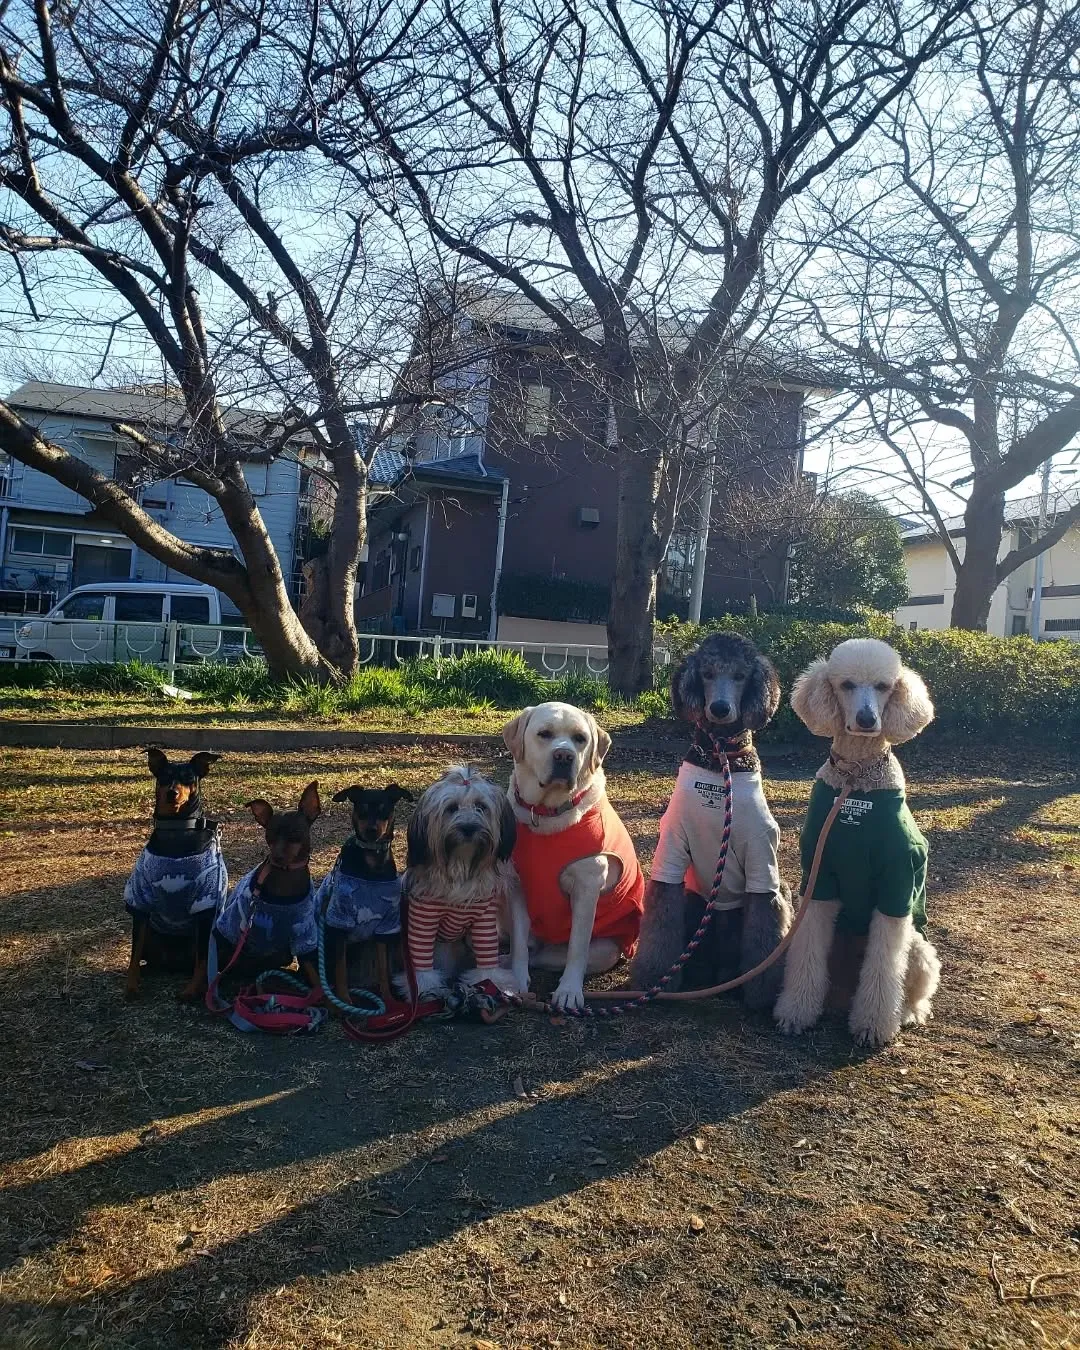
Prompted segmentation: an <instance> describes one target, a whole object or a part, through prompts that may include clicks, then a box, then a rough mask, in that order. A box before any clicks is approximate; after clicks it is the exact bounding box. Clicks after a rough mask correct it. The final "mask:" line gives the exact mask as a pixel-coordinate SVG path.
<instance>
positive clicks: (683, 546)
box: [663, 534, 697, 600]
mask: <svg viewBox="0 0 1080 1350" xmlns="http://www.w3.org/2000/svg"><path fill="white" fill-rule="evenodd" d="M696 556H697V538H696V536H695V535H692V534H673V535H672V536H671V540H670V542H669V543H668V550H667V556H666V557H665V558H664V571H663V589H664V591H665V592H666V594H668V595H672V596H677V597H679V598H680V599H682V600H686V599H688V598H689V596H690V588H691V584H692V582H693V579H694V559H695V557H696Z"/></svg>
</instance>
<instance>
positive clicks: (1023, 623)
mask: <svg viewBox="0 0 1080 1350" xmlns="http://www.w3.org/2000/svg"><path fill="white" fill-rule="evenodd" d="M1027 630H1028V624H1027V615H1025V614H1014V615H1013V616H1012V635H1013V637H1023V636H1024V635H1025V633H1026V632H1027Z"/></svg>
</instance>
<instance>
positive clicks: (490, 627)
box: [357, 293, 812, 646]
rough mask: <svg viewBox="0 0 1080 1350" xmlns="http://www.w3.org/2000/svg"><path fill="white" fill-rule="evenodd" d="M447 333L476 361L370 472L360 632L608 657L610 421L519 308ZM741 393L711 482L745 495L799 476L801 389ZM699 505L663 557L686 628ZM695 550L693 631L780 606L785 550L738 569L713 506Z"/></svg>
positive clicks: (462, 315) (690, 509)
mask: <svg viewBox="0 0 1080 1350" xmlns="http://www.w3.org/2000/svg"><path fill="white" fill-rule="evenodd" d="M448 322H452V325H453V331H454V333H455V337H456V339H457V340H458V341H460V342H461V343H462V344H463V345H464V346H465V349H466V350H467V351H471V352H472V353H474V357H473V359H471V360H462V361H461V362H460V363H457V364H455V363H453V362H447V363H446V365H447V366H448V367H449V372H448V373H447V374H446V375H444V376H443V377H442V379H441V381H440V384H441V386H442V388H443V390H444V392H445V393H446V395H447V398H448V404H447V406H446V407H444V408H440V407H437V406H432V407H429V408H428V409H426V410H425V411H424V413H423V414H421V416H420V417H419V418H418V419H417V421H416V423H414V424H413V425H409V426H406V427H404V428H403V429H402V430H401V431H400V432H399V434H398V435H397V437H396V438H395V440H394V441H393V442H392V443H391V446H392V448H390V449H387V450H384V451H382V452H380V454H379V455H378V456H376V459H375V463H374V465H373V470H372V485H373V492H372V502H371V508H370V512H369V542H368V561H367V568H366V573H365V576H364V581H363V587H362V594H361V596H360V598H359V600H358V604H357V613H358V618H359V622H360V625H361V627H364V628H369V629H380V630H384V631H386V630H389V631H398V632H402V633H418V632H420V633H428V632H442V633H444V634H446V635H448V636H450V635H454V636H471V637H496V636H497V637H498V638H499V639H500V640H504V641H513V640H517V641H530V642H534V641H535V642H539V641H550V642H556V643H559V642H571V643H583V644H587V645H592V646H605V645H606V641H607V638H606V630H605V628H604V623H605V619H606V612H607V606H608V597H609V594H610V587H611V581H612V577H613V573H614V568H615V541H616V525H617V511H618V480H617V449H616V446H615V438H614V428H613V419H612V418H611V415H610V409H609V404H608V402H607V400H606V399H605V398H603V397H602V396H601V395H600V394H599V392H598V390H597V388H596V386H595V385H594V384H592V383H590V382H589V381H588V380H587V379H586V378H583V377H582V376H581V375H580V374H579V373H578V371H577V370H576V369H575V367H574V365H573V364H572V363H570V362H567V361H565V360H562V359H561V358H560V353H559V340H558V336H557V334H556V333H555V331H554V329H553V327H552V325H551V324H550V322H549V321H548V320H547V319H546V317H545V316H544V315H542V314H541V313H540V312H539V311H537V310H536V309H535V308H534V307H532V306H529V305H527V304H525V303H524V302H523V301H521V300H519V299H516V298H512V297H507V296H506V295H502V294H490V293H488V294H484V295H482V296H480V297H477V298H475V299H473V300H472V301H471V302H470V303H469V305H468V306H467V307H462V306H460V305H459V306H458V307H457V308H456V309H455V311H454V313H453V316H452V318H451V319H449V320H448ZM469 344H471V346H470V345H469ZM740 388H741V394H740V400H741V407H740V416H739V417H738V418H737V419H736V418H733V417H730V416H729V418H728V424H729V425H734V424H736V423H737V425H738V434H737V436H734V435H732V436H729V437H728V438H727V439H726V440H725V438H724V437H723V436H721V437H719V438H717V440H716V441H715V452H716V455H717V458H718V460H719V461H721V462H722V467H723V469H724V470H725V471H726V472H727V473H728V474H730V472H731V469H732V466H733V465H737V466H739V472H740V473H742V474H743V476H744V477H746V478H749V479H750V480H751V481H752V480H753V478H754V475H756V474H760V475H762V477H763V478H766V477H769V476H772V475H775V474H776V473H778V472H779V473H782V474H787V473H791V472H794V471H797V470H798V469H799V468H800V467H801V459H802V446H803V436H804V417H803V405H804V401H805V399H806V397H807V394H808V393H810V392H811V391H812V386H811V384H810V383H808V382H805V381H804V382H802V383H800V382H798V381H797V380H796V379H792V378H783V377H781V376H780V375H779V374H778V373H777V372H776V371H775V370H774V369H773V368H772V367H770V368H769V369H768V370H766V369H764V368H763V367H762V365H761V363H760V362H758V363H757V365H756V367H755V373H754V375H753V376H752V377H749V378H744V379H743V381H742V383H741V386H740ZM722 476H723V475H722V474H721V475H718V477H722ZM692 486H693V485H692ZM700 500H701V497H700V493H698V492H695V491H693V490H691V491H688V492H687V493H686V494H685V503H684V508H683V512H682V515H681V517H680V519H679V523H678V525H677V528H676V532H675V534H674V535H673V537H672V540H671V544H670V546H669V549H668V554H667V562H666V565H665V569H664V573H663V576H662V578H661V604H662V606H663V607H664V608H666V609H668V610H669V611H675V612H678V610H679V609H680V607H682V608H683V610H684V612H685V605H686V600H687V597H688V596H689V593H690V586H691V576H692V572H693V567H694V558H695V553H696V550H697V549H698V548H699V547H701V546H702V542H703V541H704V532H703V529H702V523H703V522H702V521H701V508H700ZM705 547H706V554H705V575H704V586H703V613H704V614H705V615H708V614H710V613H718V612H722V610H723V609H724V607H725V606H726V605H730V604H731V603H732V602H745V601H747V600H748V599H749V597H750V595H751V594H752V593H753V594H756V595H758V598H759V599H760V598H761V597H762V596H763V595H766V594H778V593H782V590H783V584H784V574H785V567H786V550H784V549H782V548H778V549H776V550H775V551H774V552H773V553H772V554H771V555H770V556H768V557H766V558H764V559H755V561H754V566H753V567H749V566H748V565H747V563H746V562H745V560H744V559H743V557H742V554H741V553H740V550H739V549H738V547H737V541H734V542H733V541H731V540H730V539H728V538H727V537H726V536H725V533H724V520H723V494H722V492H717V494H716V496H715V500H714V505H713V510H712V514H711V519H710V520H709V524H708V533H707V543H706V545H705ZM755 569H757V570H756V571H755Z"/></svg>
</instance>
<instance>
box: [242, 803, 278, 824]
mask: <svg viewBox="0 0 1080 1350" xmlns="http://www.w3.org/2000/svg"><path fill="white" fill-rule="evenodd" d="M247 809H248V810H249V811H250V812H251V814H252V815H253V816H254V817H255V819H256V820H257V821H258V822H259V824H260V825H261V826H262V827H263V829H264V830H268V829H269V828H270V826H271V824H272V823H273V820H274V808H273V807H272V806H271V805H270V803H269V802H268V801H265V800H264V799H263V798H262V797H256V798H255V800H254V801H253V802H248V803H247Z"/></svg>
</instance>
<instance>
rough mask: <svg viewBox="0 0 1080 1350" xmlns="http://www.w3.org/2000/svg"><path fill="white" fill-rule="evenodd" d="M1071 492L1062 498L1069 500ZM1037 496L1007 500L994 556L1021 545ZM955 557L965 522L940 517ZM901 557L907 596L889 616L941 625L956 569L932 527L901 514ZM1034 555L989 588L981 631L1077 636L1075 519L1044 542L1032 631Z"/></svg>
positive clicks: (1078, 533)
mask: <svg viewBox="0 0 1080 1350" xmlns="http://www.w3.org/2000/svg"><path fill="white" fill-rule="evenodd" d="M1075 500H1076V497H1075V494H1071V495H1070V496H1068V497H1067V498H1066V500H1065V501H1064V503H1063V505H1072V504H1073V503H1074V502H1075ZM1038 520H1039V499H1038V498H1037V497H1024V498H1020V499H1018V500H1016V501H1012V502H1008V503H1007V505H1006V520H1005V530H1004V532H1003V533H1002V536H1001V547H1000V549H999V550H998V558H999V559H1001V558H1004V557H1005V555H1006V554H1007V553H1011V552H1012V550H1013V549H1014V548H1023V547H1027V546H1028V545H1029V544H1030V543H1031V542H1032V540H1033V539H1034V538H1035V537H1036V531H1037V528H1038ZM945 524H946V526H947V527H948V530H949V537H950V538H951V539H952V541H953V544H954V546H955V548H956V551H957V553H958V555H959V556H960V558H961V560H962V559H963V556H964V522H963V520H962V519H956V520H948V521H946V522H945ZM901 537H902V539H903V541H904V562H905V564H906V566H907V573H908V587H909V589H910V591H911V595H910V596H909V598H908V601H907V603H906V604H905V605H903V606H902V607H901V608H900V609H898V610H897V611H896V616H895V617H896V621H897V623H899V624H902V625H903V626H904V627H905V628H948V626H949V616H950V614H951V613H952V601H953V593H954V592H955V590H956V572H955V569H954V568H953V565H952V559H951V558H950V557H949V555H948V553H947V551H946V549H945V545H944V544H943V543H942V542H941V539H940V538H939V537H938V534H937V532H936V531H935V530H933V529H932V528H930V527H929V526H927V525H924V524H921V523H918V522H914V521H907V522H903V523H902V525H901ZM1034 590H1035V563H1034V561H1031V562H1027V563H1023V564H1022V565H1021V566H1020V567H1018V568H1017V569H1016V570H1015V571H1014V572H1010V573H1009V575H1008V576H1007V577H1006V578H1005V580H1004V581H1003V582H1002V583H1001V584H1000V585H999V586H998V588H997V589H996V590H995V591H994V596H993V600H992V601H991V604H990V617H989V619H988V621H987V625H986V631H987V632H988V633H990V634H992V635H993V636H995V637H1016V636H1018V635H1022V634H1024V633H1029V634H1031V636H1032V637H1038V638H1040V639H1045V638H1070V639H1072V640H1073V641H1077V642H1080V525H1073V526H1072V528H1071V529H1070V530H1068V531H1067V532H1066V533H1065V535H1064V536H1063V538H1061V539H1059V540H1058V542H1057V543H1056V544H1054V545H1053V547H1052V548H1049V549H1047V550H1046V552H1045V554H1044V555H1043V562H1042V595H1041V600H1040V604H1039V632H1038V633H1035V632H1033V631H1032V630H1033V612H1032V611H1033V599H1034Z"/></svg>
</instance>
